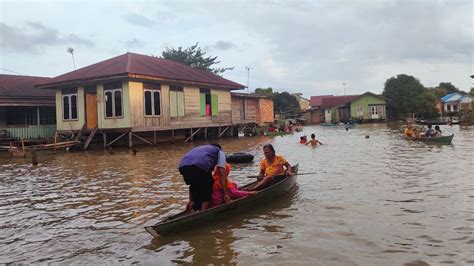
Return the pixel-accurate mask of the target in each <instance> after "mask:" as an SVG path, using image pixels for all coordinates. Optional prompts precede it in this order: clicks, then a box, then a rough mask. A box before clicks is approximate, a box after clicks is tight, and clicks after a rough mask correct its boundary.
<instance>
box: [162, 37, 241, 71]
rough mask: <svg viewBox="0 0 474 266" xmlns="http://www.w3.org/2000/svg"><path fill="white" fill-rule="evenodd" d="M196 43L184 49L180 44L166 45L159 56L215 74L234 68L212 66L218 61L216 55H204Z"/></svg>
mask: <svg viewBox="0 0 474 266" xmlns="http://www.w3.org/2000/svg"><path fill="white" fill-rule="evenodd" d="M198 45H199V43H198V42H197V43H196V44H195V45H193V46H191V47H188V48H186V49H184V50H183V48H182V47H181V46H180V47H178V49H175V48H168V47H166V51H163V52H162V53H161V57H162V58H164V59H168V60H172V61H175V62H178V63H181V64H185V65H188V66H191V67H193V68H197V69H200V70H205V71H209V72H211V73H214V74H216V75H219V74H222V73H224V72H225V71H227V70H232V69H234V68H233V67H224V68H212V65H215V64H219V63H220V61H216V60H217V56H214V57H212V56H207V57H205V55H206V53H205V52H203V51H201V48H200V47H199V46H198Z"/></svg>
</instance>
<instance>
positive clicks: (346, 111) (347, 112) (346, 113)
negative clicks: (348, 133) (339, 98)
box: [342, 82, 349, 130]
mask: <svg viewBox="0 0 474 266" xmlns="http://www.w3.org/2000/svg"><path fill="white" fill-rule="evenodd" d="M342 86H344V105H345V115H347V117H349V111H348V110H347V103H346V101H347V98H346V83H345V82H343V83H342ZM346 122H347V121H346ZM346 130H347V128H346Z"/></svg>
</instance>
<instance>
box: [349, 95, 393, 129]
mask: <svg viewBox="0 0 474 266" xmlns="http://www.w3.org/2000/svg"><path fill="white" fill-rule="evenodd" d="M386 105H387V99H386V98H385V97H382V96H380V95H377V94H374V93H371V92H366V93H364V94H362V95H359V96H358V97H356V98H355V99H353V100H352V101H351V102H350V110H351V118H352V119H353V120H355V121H359V122H382V121H386V120H387V112H386Z"/></svg>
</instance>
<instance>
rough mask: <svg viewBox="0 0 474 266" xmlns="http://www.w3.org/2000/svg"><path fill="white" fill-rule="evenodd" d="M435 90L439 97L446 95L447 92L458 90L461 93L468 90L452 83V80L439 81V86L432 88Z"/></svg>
mask: <svg viewBox="0 0 474 266" xmlns="http://www.w3.org/2000/svg"><path fill="white" fill-rule="evenodd" d="M432 90H433V92H434V93H435V95H436V97H437V98H441V97H443V96H445V95H446V94H449V93H453V92H457V93H460V94H466V92H464V91H461V90H459V89H458V88H456V86H454V85H453V84H451V82H441V83H439V85H438V87H436V88H432Z"/></svg>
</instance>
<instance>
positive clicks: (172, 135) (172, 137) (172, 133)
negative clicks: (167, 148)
mask: <svg viewBox="0 0 474 266" xmlns="http://www.w3.org/2000/svg"><path fill="white" fill-rule="evenodd" d="M174 141H175V139H174V129H172V130H171V142H173V144H174Z"/></svg>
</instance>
